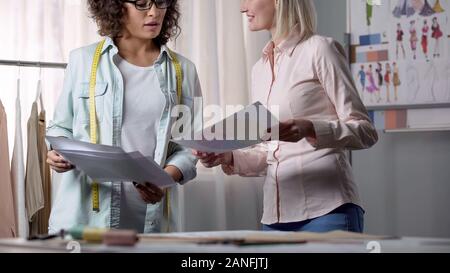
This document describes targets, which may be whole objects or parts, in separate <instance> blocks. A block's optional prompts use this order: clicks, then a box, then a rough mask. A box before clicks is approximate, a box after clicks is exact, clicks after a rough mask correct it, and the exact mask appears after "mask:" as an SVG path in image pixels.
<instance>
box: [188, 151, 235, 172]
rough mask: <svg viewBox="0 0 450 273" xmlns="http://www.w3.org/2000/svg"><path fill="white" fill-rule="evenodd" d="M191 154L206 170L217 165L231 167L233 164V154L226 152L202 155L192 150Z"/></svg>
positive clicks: (202, 153)
mask: <svg viewBox="0 0 450 273" xmlns="http://www.w3.org/2000/svg"><path fill="white" fill-rule="evenodd" d="M192 154H193V155H195V156H196V157H197V158H198V159H199V160H200V162H201V163H202V164H203V166H205V167H206V168H213V167H216V166H219V165H232V164H233V153H232V152H227V153H223V154H215V153H204V152H200V151H196V150H193V151H192Z"/></svg>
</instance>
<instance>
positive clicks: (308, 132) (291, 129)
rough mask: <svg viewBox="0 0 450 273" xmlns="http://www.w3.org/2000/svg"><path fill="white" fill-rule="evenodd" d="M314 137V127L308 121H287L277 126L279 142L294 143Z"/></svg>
mask: <svg viewBox="0 0 450 273" xmlns="http://www.w3.org/2000/svg"><path fill="white" fill-rule="evenodd" d="M315 137H316V133H315V131H314V125H313V123H312V122H311V121H309V120H304V119H298V120H288V121H286V122H280V124H279V139H278V140H280V141H284V142H293V143H296V142H299V141H300V140H302V139H304V138H315Z"/></svg>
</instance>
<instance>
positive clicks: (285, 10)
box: [272, 0, 317, 41]
mask: <svg viewBox="0 0 450 273" xmlns="http://www.w3.org/2000/svg"><path fill="white" fill-rule="evenodd" d="M275 24H276V32H275V36H274V37H272V39H274V40H278V39H282V38H285V37H286V36H288V35H289V34H291V32H292V31H298V32H299V33H300V36H301V41H305V40H307V39H309V38H310V37H311V36H313V35H314V34H315V33H316V26H317V14H316V8H315V6H314V3H313V1H312V0H277V7H276V15H275Z"/></svg>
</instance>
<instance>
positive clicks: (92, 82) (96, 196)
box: [89, 40, 105, 212]
mask: <svg viewBox="0 0 450 273" xmlns="http://www.w3.org/2000/svg"><path fill="white" fill-rule="evenodd" d="M104 44H105V40H103V41H101V42H100V43H99V44H98V45H97V48H96V49H95V54H94V60H93V62H92V69H91V75H90V79H89V119H90V122H89V126H90V137H91V143H94V144H97V141H98V136H97V109H95V86H96V85H97V68H98V63H99V62H100V56H101V54H102V49H103V45H104ZM99 191H100V190H99V185H98V183H97V182H95V181H93V183H92V192H91V194H92V210H93V211H95V212H99V211H100V193H99Z"/></svg>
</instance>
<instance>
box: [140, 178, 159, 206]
mask: <svg viewBox="0 0 450 273" xmlns="http://www.w3.org/2000/svg"><path fill="white" fill-rule="evenodd" d="M133 185H134V186H135V187H136V189H137V191H138V192H139V195H141V198H142V200H144V202H145V203H147V204H152V205H154V204H156V203H158V202H161V200H162V198H163V196H164V192H163V190H162V189H160V188H159V187H158V186H155V185H153V184H151V183H145V185H143V184H138V183H133Z"/></svg>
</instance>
